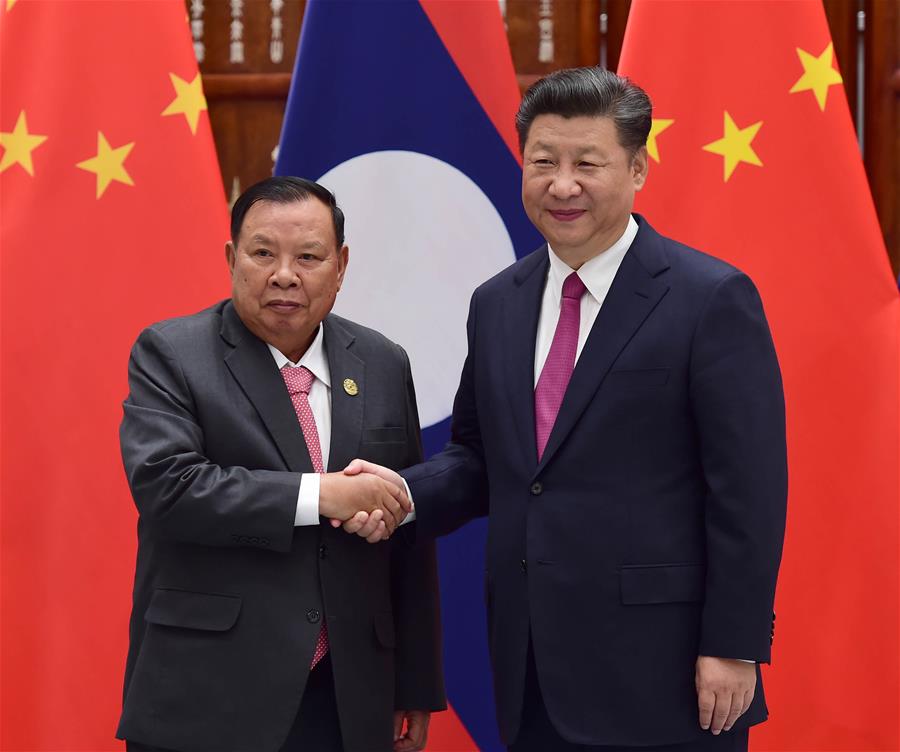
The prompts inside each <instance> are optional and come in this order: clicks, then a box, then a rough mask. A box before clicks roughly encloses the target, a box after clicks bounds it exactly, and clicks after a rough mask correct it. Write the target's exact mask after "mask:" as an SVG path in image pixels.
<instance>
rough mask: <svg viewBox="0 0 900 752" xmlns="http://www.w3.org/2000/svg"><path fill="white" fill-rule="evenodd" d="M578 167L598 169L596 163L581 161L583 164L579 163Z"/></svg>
mask: <svg viewBox="0 0 900 752" xmlns="http://www.w3.org/2000/svg"><path fill="white" fill-rule="evenodd" d="M578 166H579V167H596V166H597V165H596V163H594V162H584V161H581V162H579V163H578Z"/></svg>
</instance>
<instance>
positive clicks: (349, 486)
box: [319, 473, 412, 535]
mask: <svg viewBox="0 0 900 752" xmlns="http://www.w3.org/2000/svg"><path fill="white" fill-rule="evenodd" d="M411 508H412V505H411V504H410V501H409V499H408V498H407V496H406V492H405V491H404V490H403V489H402V488H398V487H397V486H396V485H395V484H393V483H390V482H388V481H386V480H384V479H382V478H379V477H377V476H376V475H373V474H370V473H360V474H359V475H345V474H344V473H325V474H323V475H322V477H321V480H320V485H319V514H320V515H322V516H323V517H330V518H331V519H335V520H341V521H345V520H350V519H351V518H353V517H354V515H356V513H357V512H367V513H371V512H374V511H375V510H376V509H380V510H382V512H383V514H384V516H383V518H382V519H383V521H384V523H385V528H386V532H387V534H388V535H390V534H391V533H393V532H394V530H396V528H397V525H399V524H400V523H401V522H402V521H403V519H404V518H405V517H406V515H407V514H408V513H409V511H410V509H411Z"/></svg>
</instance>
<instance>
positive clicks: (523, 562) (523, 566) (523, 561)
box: [519, 559, 528, 572]
mask: <svg viewBox="0 0 900 752" xmlns="http://www.w3.org/2000/svg"><path fill="white" fill-rule="evenodd" d="M519 564H520V566H521V567H522V571H523V572H527V571H528V562H527V561H525V559H522V561H521V562H519Z"/></svg>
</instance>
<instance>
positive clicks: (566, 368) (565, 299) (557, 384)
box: [534, 272, 587, 462]
mask: <svg viewBox="0 0 900 752" xmlns="http://www.w3.org/2000/svg"><path fill="white" fill-rule="evenodd" d="M586 289H587V288H586V287H585V286H584V282H582V281H581V278H580V277H579V276H578V273H577V272H572V273H571V274H570V275H569V276H568V277H566V281H565V282H563V287H562V303H561V305H560V309H559V322H558V323H557V324H556V332H555V333H554V335H553V342H552V343H551V344H550V352H549V353H548V354H547V360H546V361H544V368H543V370H542V371H541V375H540V378H539V379H538V382H537V386H536V387H535V388H534V432H535V436H536V438H537V456H538V462H540V461H541V457H543V456H544V449H545V448H546V447H547V440H548V439H549V438H550V431H551V430H552V429H553V424H554V423H555V422H556V416H557V414H558V413H559V408H560V405H562V401H563V397H564V396H565V394H566V387H567V386H568V385H569V379H571V378H572V371H573V370H574V369H575V351H576V350H577V349H578V327H579V326H580V324H581V296H582V295H584V292H585V290H586Z"/></svg>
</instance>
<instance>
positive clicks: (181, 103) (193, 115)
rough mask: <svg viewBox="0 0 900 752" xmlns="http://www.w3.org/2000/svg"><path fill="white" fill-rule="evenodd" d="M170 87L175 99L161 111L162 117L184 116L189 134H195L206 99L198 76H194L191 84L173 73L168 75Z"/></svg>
mask: <svg viewBox="0 0 900 752" xmlns="http://www.w3.org/2000/svg"><path fill="white" fill-rule="evenodd" d="M169 78H170V79H171V80H172V86H174V87H175V99H173V100H172V102H171V103H170V104H169V106H168V107H166V109H164V110H163V111H162V114H163V115H184V117H185V119H186V120H187V122H188V125H189V126H190V127H191V133H194V134H196V133H197V122H198V121H199V120H200V113H201V112H202V111H203V110H205V109H206V97H205V96H203V84H202V82H201V81H200V74H199V73H198V74H197V75H196V76H194V80H193V81H191V82H187V81H185V80H184V79H183V78H179V77H178V76H176V75H175V74H174V73H170V74H169Z"/></svg>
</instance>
